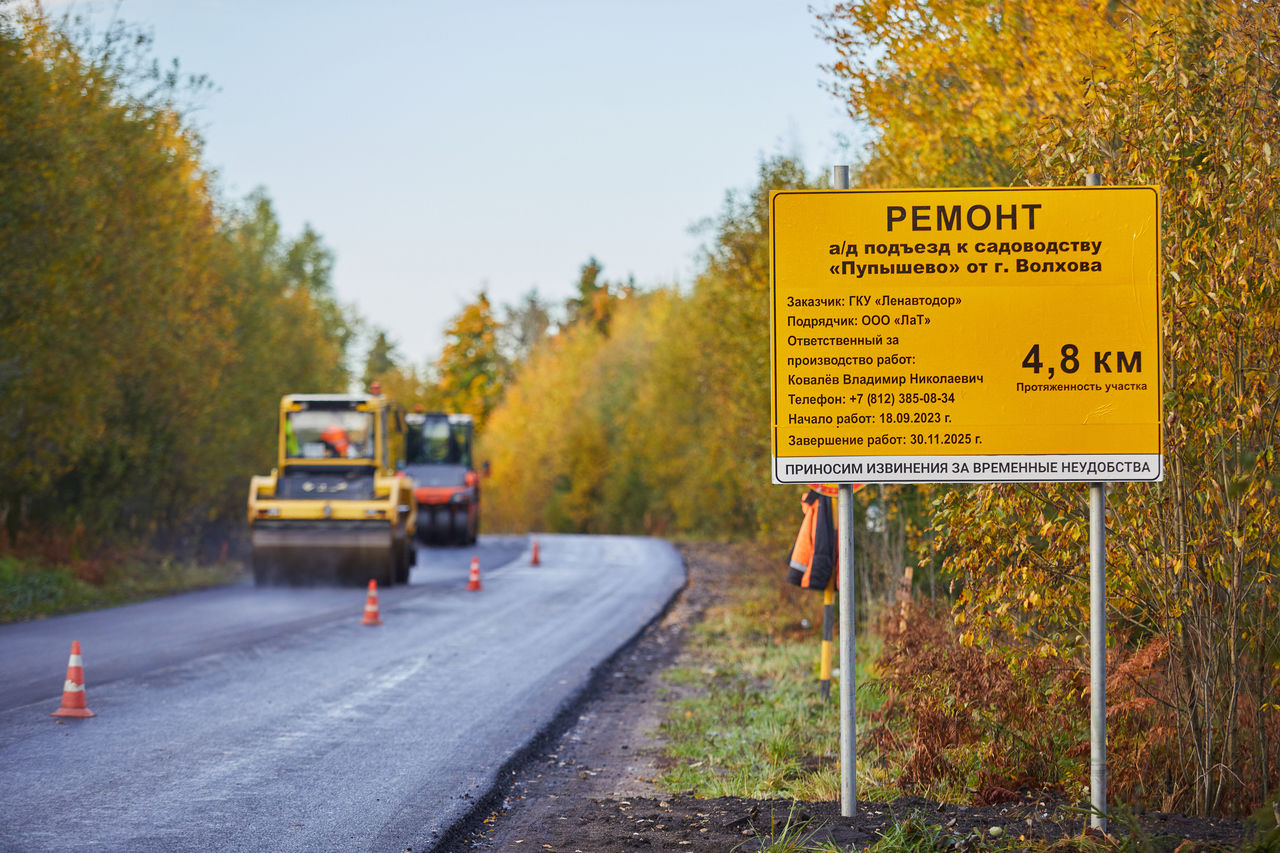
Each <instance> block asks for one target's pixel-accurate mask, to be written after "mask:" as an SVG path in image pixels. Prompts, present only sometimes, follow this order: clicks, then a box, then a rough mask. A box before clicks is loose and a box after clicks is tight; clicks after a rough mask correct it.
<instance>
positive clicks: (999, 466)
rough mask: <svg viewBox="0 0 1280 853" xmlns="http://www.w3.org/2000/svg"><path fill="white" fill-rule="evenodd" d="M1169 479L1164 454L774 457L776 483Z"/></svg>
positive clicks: (1147, 480)
mask: <svg viewBox="0 0 1280 853" xmlns="http://www.w3.org/2000/svg"><path fill="white" fill-rule="evenodd" d="M1163 479H1164V459H1163V457H1162V456H1161V455H1160V454H1159V453H1124V454H1101V453H1080V454H1047V455H1043V456H1020V455H1005V456H858V457H848V456H785V457H777V456H775V457H774V458H773V482H774V483H777V484H784V485H785V484H794V485H804V484H806V483H1089V482H1095V481H1098V480H1107V481H1115V482H1156V481H1159V480H1163Z"/></svg>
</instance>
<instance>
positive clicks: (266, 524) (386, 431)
mask: <svg viewBox="0 0 1280 853" xmlns="http://www.w3.org/2000/svg"><path fill="white" fill-rule="evenodd" d="M374 390H375V392H376V391H377V388H376V386H375V389H374ZM404 429H405V426H404V415H403V413H402V411H401V410H400V408H399V407H398V406H395V405H394V404H393V403H391V402H390V401H388V400H387V399H386V398H385V397H383V396H381V395H380V394H378V393H370V394H290V395H288V396H286V397H284V398H282V399H281V400H280V421H279V442H278V445H279V446H278V449H277V452H276V456H277V460H278V462H277V466H276V468H275V470H273V471H272V472H271V474H270V475H268V476H265V477H254V478H253V479H252V480H251V481H250V483H249V529H250V533H251V536H252V540H253V578H254V582H255V583H257V584H258V585H259V586H261V585H264V584H269V583H274V582H280V581H303V582H316V581H338V582H346V583H357V584H360V583H367V582H368V581H369V580H370V579H373V580H376V581H378V583H379V584H381V585H384V586H390V585H391V584H393V583H408V581H409V567H410V566H411V565H412V564H413V563H414V561H415V556H416V551H415V549H414V543H413V539H414V534H415V532H416V530H417V524H418V507H417V502H416V500H415V498H414V493H413V491H414V489H413V481H412V480H411V479H409V478H408V477H406V476H405V475H404V471H403V470H402V469H403V464H404V463H403V460H402V456H401V455H400V454H402V453H403V450H404Z"/></svg>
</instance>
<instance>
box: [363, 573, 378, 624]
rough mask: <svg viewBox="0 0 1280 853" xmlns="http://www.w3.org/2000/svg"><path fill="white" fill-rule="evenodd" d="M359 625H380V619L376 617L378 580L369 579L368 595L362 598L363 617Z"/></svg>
mask: <svg viewBox="0 0 1280 853" xmlns="http://www.w3.org/2000/svg"><path fill="white" fill-rule="evenodd" d="M360 624H361V625H381V624H382V619H381V618H379V617H378V582H377V581H375V580H372V579H371V580H370V581H369V597H368V598H366V599H365V600H364V619H363V621H361V622H360Z"/></svg>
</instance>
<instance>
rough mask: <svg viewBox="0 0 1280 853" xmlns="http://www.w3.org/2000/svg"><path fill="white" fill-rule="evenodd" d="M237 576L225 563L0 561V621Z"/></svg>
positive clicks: (239, 571) (237, 567) (232, 564)
mask: <svg viewBox="0 0 1280 853" xmlns="http://www.w3.org/2000/svg"><path fill="white" fill-rule="evenodd" d="M243 573H244V566H243V565H242V564H241V563H239V562H236V561H231V560H229V561H226V562H222V563H214V564H201V563H197V562H195V561H190V560H175V559H171V558H163V557H150V558H148V557H137V556H135V557H130V558H124V559H120V560H112V561H103V562H102V563H100V564H93V565H91V566H89V567H88V568H86V567H84V566H81V567H79V568H73V567H72V566H70V565H66V564H61V563H50V562H45V561H41V560H38V559H34V558H19V557H14V556H5V557H0V623H4V622H21V621H24V620H28V619H41V618H44V617H46V616H55V615H59V614H63V613H76V612H80V611H84V610H96V609H98V608H102V607H112V606H115V605H118V604H129V603H131V602H135V601H143V600H145V599H148V598H155V597H157V596H161V595H169V594H172V593H176V592H184V591H187V590H193V589H203V588H205V587H211V586H220V585H222V584H227V583H231V582H233V581H235V580H237V579H238V578H240V577H241V576H242V575H243ZM86 575H87V576H88V578H89V579H88V580H86V579H85V576H86Z"/></svg>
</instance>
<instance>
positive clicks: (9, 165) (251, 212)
mask: <svg viewBox="0 0 1280 853" xmlns="http://www.w3.org/2000/svg"><path fill="white" fill-rule="evenodd" d="M148 51H149V45H148V41H147V39H146V38H145V37H143V36H141V35H139V34H138V33H137V32H136V30H134V29H132V28H130V27H129V26H128V25H126V24H123V23H117V24H114V25H112V27H110V28H109V29H108V30H107V31H105V32H103V33H99V34H94V33H91V32H88V31H86V30H82V29H80V28H78V27H77V26H76V25H75V24H74V22H73V21H71V20H69V19H66V18H64V19H62V20H60V21H59V20H53V19H51V18H49V17H48V16H46V15H45V14H44V12H43V11H42V10H41V9H40V7H39V6H30V7H25V6H19V7H10V6H6V7H5V8H4V9H0V352H2V353H3V356H0V434H3V435H4V437H5V441H4V442H0V465H3V466H4V467H5V470H6V474H7V476H6V478H5V483H4V484H3V486H0V511H2V512H3V514H4V518H5V526H6V530H7V533H8V534H9V535H8V537H7V538H8V544H9V545H10V546H12V545H13V543H14V540H15V537H17V536H18V534H20V533H22V532H24V531H33V532H37V533H39V532H45V533H47V534H49V535H57V534H61V535H66V534H67V533H68V532H69V531H83V532H82V534H78V535H84V536H90V535H92V536H93V537H94V541H95V542H99V543H100V542H102V541H104V540H108V541H109V540H111V539H116V540H148V539H149V540H153V541H155V540H157V539H167V540H168V541H170V542H179V540H180V539H182V538H183V537H184V536H185V535H186V533H185V532H184V531H193V530H197V531H198V530H199V528H200V527H201V526H203V525H205V524H207V523H209V522H210V521H214V520H219V519H223V520H225V519H237V518H239V516H241V515H242V513H243V494H244V484H245V482H246V481H247V478H248V476H249V475H250V474H251V473H253V472H254V470H255V469H256V470H261V468H262V465H264V464H269V461H270V457H271V447H272V446H273V439H272V435H273V432H274V420H275V417H274V413H275V409H276V405H277V401H278V399H279V395H280V394H281V393H283V392H284V391H289V390H298V388H299V387H305V388H315V387H326V386H328V387H333V386H334V385H336V386H337V387H342V386H343V385H344V384H345V377H346V371H345V352H344V348H345V345H346V342H347V340H348V339H349V334H348V332H349V328H350V326H349V323H348V321H347V319H346V314H345V311H344V310H343V309H342V308H341V307H340V306H339V305H338V304H337V302H336V301H335V300H334V299H333V296H332V292H331V290H330V286H329V281H328V276H329V270H330V268H331V257H330V255H329V253H328V250H327V249H326V248H325V247H324V245H323V242H322V241H321V240H320V238H319V236H318V235H317V234H316V233H315V232H314V231H311V230H310V229H307V230H306V231H305V232H304V234H303V236H302V237H301V238H300V239H298V240H295V241H289V240H286V239H284V238H283V237H281V235H280V233H279V226H278V223H277V222H276V220H275V217H274V213H273V212H272V211H271V209H270V204H269V202H267V201H266V199H265V196H261V195H259V196H257V197H255V198H253V199H250V201H249V202H248V204H247V205H246V206H243V207H241V206H237V205H227V204H225V203H223V202H221V201H220V200H218V199H217V198H215V196H214V194H213V191H212V189H211V182H210V179H209V176H208V173H207V172H206V170H205V169H204V167H203V165H202V163H201V160H200V155H201V140H200V138H199V136H198V134H196V133H195V132H194V131H193V130H192V129H191V127H190V126H189V125H188V124H187V122H186V121H185V119H184V117H183V114H182V111H181V103H182V102H183V99H184V98H185V97H186V94H185V93H186V92H187V91H188V90H187V89H186V88H185V83H184V82H183V80H182V79H181V77H180V76H179V75H178V74H177V73H176V71H175V70H173V69H170V70H168V71H164V72H161V71H159V70H158V67H157V66H156V64H155V63H154V61H153V60H151V59H150V56H149V52H148Z"/></svg>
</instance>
